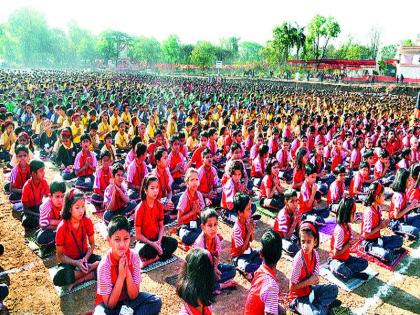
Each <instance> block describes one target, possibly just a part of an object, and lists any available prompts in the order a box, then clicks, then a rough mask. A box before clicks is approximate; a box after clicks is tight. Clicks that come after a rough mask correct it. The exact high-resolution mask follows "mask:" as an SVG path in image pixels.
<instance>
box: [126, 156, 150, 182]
mask: <svg viewBox="0 0 420 315" xmlns="http://www.w3.org/2000/svg"><path fill="white" fill-rule="evenodd" d="M148 173H149V171H148V170H147V165H146V162H144V161H143V162H142V163H141V165H138V163H137V160H133V161H131V163H130V165H129V166H128V168H127V182H128V183H131V184H134V185H137V186H141V185H142V183H143V179H144V178H145V177H146V175H147V174H148Z"/></svg>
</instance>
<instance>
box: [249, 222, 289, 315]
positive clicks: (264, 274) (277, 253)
mask: <svg viewBox="0 0 420 315" xmlns="http://www.w3.org/2000/svg"><path fill="white" fill-rule="evenodd" d="M261 245H262V249H261V251H260V256H261V258H262V260H263V263H262V265H261V266H260V267H259V268H258V270H257V271H256V272H255V274H254V279H253V280H252V283H251V288H250V290H249V293H248V297H247V299H246V303H245V311H244V314H245V315H265V314H270V315H277V314H279V313H283V311H284V310H283V308H282V307H281V306H280V305H279V293H280V282H279V280H278V278H277V274H276V265H277V262H278V261H279V260H280V258H281V251H282V240H281V237H280V236H279V235H278V234H277V233H275V232H274V231H273V230H268V231H267V232H265V233H264V235H263V236H262V238H261Z"/></svg>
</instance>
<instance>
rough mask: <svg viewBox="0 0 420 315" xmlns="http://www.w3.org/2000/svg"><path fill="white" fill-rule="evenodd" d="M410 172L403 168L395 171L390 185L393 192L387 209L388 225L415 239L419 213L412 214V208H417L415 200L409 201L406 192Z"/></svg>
mask: <svg viewBox="0 0 420 315" xmlns="http://www.w3.org/2000/svg"><path fill="white" fill-rule="evenodd" d="M409 177H410V172H409V171H408V170H406V169H404V168H400V169H399V170H398V171H397V174H396V176H395V180H394V182H393V183H392V185H391V188H392V190H393V191H394V194H393V195H392V198H391V205H390V207H389V210H388V214H389V219H390V227H391V229H392V231H394V232H396V233H398V234H402V235H407V236H409V237H410V238H413V239H417V238H418V235H419V230H420V215H419V214H417V215H416V214H414V213H413V212H414V211H412V210H414V209H416V208H418V206H419V204H418V202H417V201H414V202H412V203H409V197H408V196H407V194H406V190H407V184H408V179H409Z"/></svg>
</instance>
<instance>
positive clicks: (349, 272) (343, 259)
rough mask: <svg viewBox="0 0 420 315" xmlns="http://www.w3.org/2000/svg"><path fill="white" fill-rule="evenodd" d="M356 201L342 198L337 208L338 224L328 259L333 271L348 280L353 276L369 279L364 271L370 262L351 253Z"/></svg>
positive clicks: (337, 275) (335, 274) (338, 276)
mask: <svg viewBox="0 0 420 315" xmlns="http://www.w3.org/2000/svg"><path fill="white" fill-rule="evenodd" d="M355 213H356V203H355V202H354V200H353V198H351V197H346V198H344V199H342V200H341V201H340V203H339V205H338V209H337V225H336V226H335V228H334V232H333V236H332V238H331V251H330V259H329V261H328V263H329V268H330V270H331V272H332V273H333V274H334V276H336V277H337V278H339V279H342V280H344V281H348V280H350V279H352V278H358V279H362V280H367V279H368V277H369V276H368V275H367V274H366V273H364V272H362V271H363V270H365V269H366V268H367V266H368V262H367V260H366V259H364V258H360V257H355V256H351V255H350V248H351V246H352V245H353V244H354V240H353V239H352V234H351V232H352V230H351V225H350V224H351V223H353V222H354V217H355Z"/></svg>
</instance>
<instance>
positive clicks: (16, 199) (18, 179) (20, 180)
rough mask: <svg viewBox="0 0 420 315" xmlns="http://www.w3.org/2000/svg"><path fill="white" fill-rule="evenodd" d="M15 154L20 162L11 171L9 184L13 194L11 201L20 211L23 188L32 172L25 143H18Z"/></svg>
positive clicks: (15, 208)
mask: <svg viewBox="0 0 420 315" xmlns="http://www.w3.org/2000/svg"><path fill="white" fill-rule="evenodd" d="M15 154H16V158H17V160H18V164H17V165H16V166H15V167H14V168H13V169H12V171H11V172H10V177H9V181H10V184H9V186H10V192H11V194H10V196H9V201H10V202H11V203H13V209H14V210H15V211H18V210H21V209H22V203H21V199H22V188H23V185H24V184H25V182H26V181H27V180H28V179H29V178H31V172H30V170H29V164H28V156H29V150H28V148H27V147H25V146H23V145H18V146H17V147H16V149H15Z"/></svg>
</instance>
